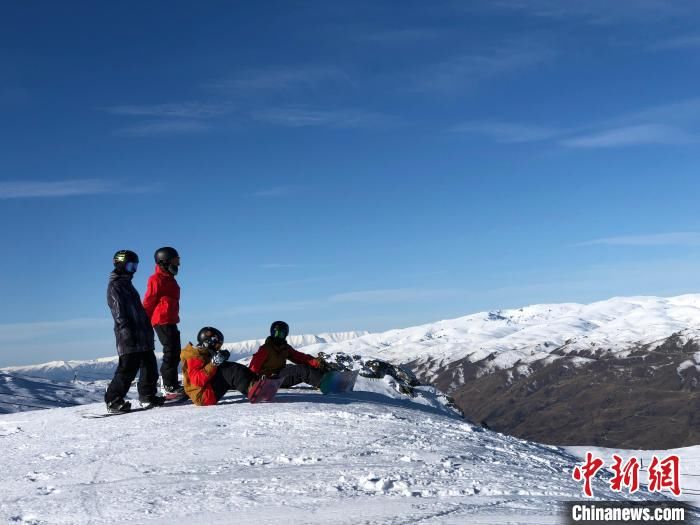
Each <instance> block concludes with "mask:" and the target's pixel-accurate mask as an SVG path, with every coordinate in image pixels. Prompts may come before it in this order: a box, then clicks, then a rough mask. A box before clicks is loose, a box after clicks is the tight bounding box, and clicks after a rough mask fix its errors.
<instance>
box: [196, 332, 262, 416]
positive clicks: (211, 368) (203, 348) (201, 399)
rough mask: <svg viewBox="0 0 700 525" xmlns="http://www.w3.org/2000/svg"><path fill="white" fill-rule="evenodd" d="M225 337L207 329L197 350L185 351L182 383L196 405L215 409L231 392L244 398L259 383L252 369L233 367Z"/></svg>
mask: <svg viewBox="0 0 700 525" xmlns="http://www.w3.org/2000/svg"><path fill="white" fill-rule="evenodd" d="M223 342H224V334H222V333H221V331H220V330H217V329H216V328H213V327H211V326H205V327H204V328H202V329H201V330H200V331H199V333H198V334H197V346H193V345H192V343H189V344H188V345H187V346H186V347H185V348H183V349H182V379H183V382H184V383H185V392H186V393H187V395H188V396H189V398H190V399H191V400H192V402H193V403H194V404H195V405H198V406H207V405H215V404H216V403H217V402H218V401H219V399H221V398H222V397H223V396H224V394H225V393H226V392H228V391H229V390H232V389H233V390H238V391H239V392H240V393H241V394H243V395H244V396H247V395H248V390H249V389H250V386H251V385H252V383H253V382H254V381H255V380H256V376H255V374H253V372H251V371H250V370H249V369H248V367H246V366H244V365H241V364H239V363H230V362H229V361H228V358H229V357H230V353H229V352H228V350H222V349H221V345H222V344H223Z"/></svg>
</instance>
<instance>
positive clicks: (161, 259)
mask: <svg viewBox="0 0 700 525" xmlns="http://www.w3.org/2000/svg"><path fill="white" fill-rule="evenodd" d="M153 258H154V259H155V260H156V264H157V265H158V266H160V267H161V268H163V269H164V270H167V271H168V272H170V273H171V274H173V275H177V271H178V269H179V268H178V266H179V265H180V263H179V261H178V263H177V264H173V262H172V261H173V259H175V258H180V254H179V253H177V250H176V249H175V248H171V247H170V246H163V247H162V248H158V249H157V250H156V253H155V254H154V255H153Z"/></svg>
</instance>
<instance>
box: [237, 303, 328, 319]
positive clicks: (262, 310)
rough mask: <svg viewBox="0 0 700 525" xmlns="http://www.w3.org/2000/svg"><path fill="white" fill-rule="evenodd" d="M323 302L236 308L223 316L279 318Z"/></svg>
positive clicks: (268, 304)
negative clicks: (255, 315)
mask: <svg viewBox="0 0 700 525" xmlns="http://www.w3.org/2000/svg"><path fill="white" fill-rule="evenodd" d="M322 304H323V301H313V300H312V301H289V302H279V303H265V304H252V305H244V306H237V307H235V308H231V309H229V310H226V311H225V312H224V314H225V315H251V314H275V315H279V316H281V315H282V314H285V313H287V312H296V311H299V310H307V309H310V308H315V307H318V306H319V305H322Z"/></svg>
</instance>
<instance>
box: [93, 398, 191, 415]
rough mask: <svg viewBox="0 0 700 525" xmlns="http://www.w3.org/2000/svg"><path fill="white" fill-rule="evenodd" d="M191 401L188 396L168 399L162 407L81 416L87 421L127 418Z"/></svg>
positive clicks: (138, 407) (135, 408) (136, 408)
mask: <svg viewBox="0 0 700 525" xmlns="http://www.w3.org/2000/svg"><path fill="white" fill-rule="evenodd" d="M189 400H190V398H189V397H187V396H184V397H180V396H178V397H177V399H171V400H168V399H167V398H166V400H165V403H164V404H163V405H162V406H152V407H148V408H144V407H140V406H137V407H134V408H132V409H131V410H129V411H128V412H103V413H101V414H95V413H90V412H88V413H86V414H81V415H82V417H83V418H85V419H102V418H103V417H112V416H125V415H126V414H133V413H134V412H145V411H146V410H153V409H156V408H163V407H167V406H172V405H179V404H183V403H185V402H186V401H189Z"/></svg>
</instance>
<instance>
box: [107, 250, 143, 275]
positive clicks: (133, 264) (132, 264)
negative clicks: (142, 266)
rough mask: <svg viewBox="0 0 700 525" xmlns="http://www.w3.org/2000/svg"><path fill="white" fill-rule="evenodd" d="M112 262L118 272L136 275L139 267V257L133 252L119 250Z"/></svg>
mask: <svg viewBox="0 0 700 525" xmlns="http://www.w3.org/2000/svg"><path fill="white" fill-rule="evenodd" d="M112 262H113V263H114V269H115V270H117V271H118V272H126V273H135V272H136V268H137V267H138V265H139V256H138V255H136V252H132V251H131V250H119V251H118V252H117V253H115V254H114V257H112Z"/></svg>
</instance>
